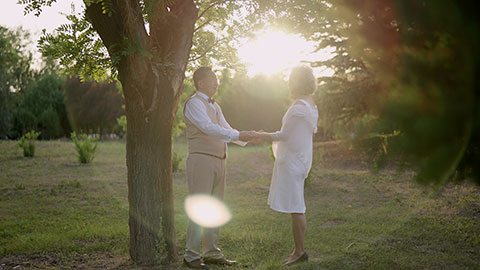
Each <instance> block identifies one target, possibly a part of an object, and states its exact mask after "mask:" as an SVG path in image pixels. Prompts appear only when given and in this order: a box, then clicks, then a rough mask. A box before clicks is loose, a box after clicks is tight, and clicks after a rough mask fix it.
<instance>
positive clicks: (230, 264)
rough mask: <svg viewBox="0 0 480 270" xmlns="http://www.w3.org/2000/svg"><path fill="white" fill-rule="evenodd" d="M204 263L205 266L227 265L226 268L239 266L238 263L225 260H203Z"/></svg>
mask: <svg viewBox="0 0 480 270" xmlns="http://www.w3.org/2000/svg"><path fill="white" fill-rule="evenodd" d="M203 261H204V262H205V264H217V265H226V266H232V265H236V264H238V262H237V261H231V260H227V259H225V258H218V259H217V258H208V257H207V258H203Z"/></svg>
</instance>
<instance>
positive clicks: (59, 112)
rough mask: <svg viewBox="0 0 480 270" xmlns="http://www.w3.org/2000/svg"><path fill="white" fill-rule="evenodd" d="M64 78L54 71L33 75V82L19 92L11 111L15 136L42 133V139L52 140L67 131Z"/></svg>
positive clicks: (68, 126) (68, 129) (68, 127)
mask: <svg viewBox="0 0 480 270" xmlns="http://www.w3.org/2000/svg"><path fill="white" fill-rule="evenodd" d="M64 82H65V80H64V78H63V77H62V76H60V75H58V74H57V73H56V72H55V71H52V70H50V71H46V72H41V73H39V74H36V75H35V76H34V81H33V82H32V83H31V84H30V85H29V86H27V87H26V88H25V89H23V90H22V91H21V92H20V94H21V95H20V97H19V100H20V101H19V103H18V105H17V106H16V107H15V111H14V129H15V131H16V134H17V136H21V135H23V134H25V133H26V132H27V131H30V130H31V129H35V130H38V131H41V134H40V137H41V138H42V139H55V138H59V137H61V136H64V135H65V134H68V132H69V131H70V125H69V123H68V120H67V115H66V112H65V103H64V99H65V97H64V94H63V89H64Z"/></svg>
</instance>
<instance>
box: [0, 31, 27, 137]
mask: <svg viewBox="0 0 480 270" xmlns="http://www.w3.org/2000/svg"><path fill="white" fill-rule="evenodd" d="M28 39H29V33H28V32H25V31H24V30H23V29H21V28H18V29H16V30H10V29H8V28H6V27H3V26H0V138H2V139H4V138H5V137H7V136H14V134H13V130H12V128H13V108H14V106H15V104H16V103H17V99H18V96H19V93H20V91H21V90H22V89H23V88H24V87H25V86H26V85H28V84H29V83H30V81H31V75H32V73H31V69H30V62H31V60H32V55H31V53H29V52H27V50H26V44H27V41H28Z"/></svg>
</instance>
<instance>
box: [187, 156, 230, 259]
mask: <svg viewBox="0 0 480 270" xmlns="http://www.w3.org/2000/svg"><path fill="white" fill-rule="evenodd" d="M225 172H226V159H220V158H217V157H213V156H209V155H203V154H189V155H188V157H187V183H188V190H189V194H190V195H192V194H199V193H200V194H209V195H211V196H214V197H216V198H218V199H219V200H222V201H223V194H224V191H225V176H226V173H225ZM218 230H219V228H202V227H201V226H199V225H197V224H196V223H195V222H193V221H191V220H189V221H188V228H187V241H186V242H187V243H186V245H187V248H186V250H185V255H184V258H185V260H186V261H188V262H191V261H193V260H197V259H200V258H201V257H202V256H203V257H208V258H223V254H222V251H221V250H220V249H219V248H218ZM202 240H203V241H202ZM202 242H203V254H202Z"/></svg>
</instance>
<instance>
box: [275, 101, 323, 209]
mask: <svg viewBox="0 0 480 270" xmlns="http://www.w3.org/2000/svg"><path fill="white" fill-rule="evenodd" d="M317 121H318V110H317V107H316V106H312V105H310V104H309V103H308V102H306V101H305V100H303V99H297V100H296V101H295V102H294V103H293V105H292V106H290V108H289V109H288V111H287V112H286V113H285V115H284V116H283V119H282V128H281V130H280V131H278V132H275V133H271V134H270V135H271V136H272V139H273V144H272V149H273V154H274V156H275V164H274V166H273V173H272V182H271V184H270V192H269V194H268V204H269V205H270V207H271V208H272V209H273V210H275V211H279V212H283V213H305V209H306V207H305V200H304V198H303V186H304V183H305V178H307V176H308V173H309V171H310V168H311V167H312V148H313V145H312V144H313V134H314V133H316V132H317Z"/></svg>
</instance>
